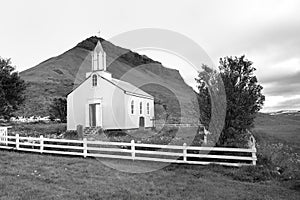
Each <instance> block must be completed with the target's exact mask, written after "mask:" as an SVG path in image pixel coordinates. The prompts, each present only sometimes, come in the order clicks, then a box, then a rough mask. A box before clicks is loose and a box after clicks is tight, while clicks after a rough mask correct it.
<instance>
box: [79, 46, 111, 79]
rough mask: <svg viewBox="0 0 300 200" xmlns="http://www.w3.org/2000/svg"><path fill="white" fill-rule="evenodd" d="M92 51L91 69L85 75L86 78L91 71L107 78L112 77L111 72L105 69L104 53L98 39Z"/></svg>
mask: <svg viewBox="0 0 300 200" xmlns="http://www.w3.org/2000/svg"><path fill="white" fill-rule="evenodd" d="M91 53H92V71H91V72H87V73H86V75H85V77H86V78H88V77H90V76H91V74H93V73H97V74H98V75H99V76H101V77H103V78H106V79H108V80H111V79H112V74H111V73H110V72H108V71H106V53H105V51H104V50H103V48H102V45H101V43H100V41H99V40H98V42H97V45H96V47H95V49H94V50H93V51H92V52H91Z"/></svg>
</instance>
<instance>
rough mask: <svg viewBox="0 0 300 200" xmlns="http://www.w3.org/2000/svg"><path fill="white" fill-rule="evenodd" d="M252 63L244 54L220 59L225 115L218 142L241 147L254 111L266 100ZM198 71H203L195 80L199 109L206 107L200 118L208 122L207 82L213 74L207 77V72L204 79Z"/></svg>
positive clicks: (253, 116)
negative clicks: (224, 96)
mask: <svg viewBox="0 0 300 200" xmlns="http://www.w3.org/2000/svg"><path fill="white" fill-rule="evenodd" d="M252 64H253V63H252V62H251V61H248V60H247V59H245V56H241V57H239V58H238V57H234V58H233V57H225V58H223V59H222V58H221V59H220V65H219V70H220V75H221V78H222V81H223V84H224V88H225V93H226V117H225V124H224V128H223V130H222V133H221V135H220V137H219V141H218V144H219V145H222V146H244V145H245V143H246V142H247V141H248V140H247V138H248V136H249V135H248V133H249V132H248V130H250V129H251V128H253V126H254V119H255V117H256V114H257V113H258V111H259V110H260V109H261V108H262V106H263V103H264V100H265V96H264V95H263V94H262V89H263V87H262V86H261V85H259V84H258V81H257V78H256V76H255V75H254V71H255V70H256V69H255V68H254V67H253V66H252ZM205 71H208V70H207V69H206V70H205ZM201 73H202V74H203V72H200V73H199V75H198V79H196V80H197V82H198V83H199V86H198V88H199V103H200V104H201V105H200V107H202V108H201V109H202V110H203V107H204V110H205V112H202V114H204V116H202V117H201V118H200V120H201V121H203V122H204V123H206V124H207V120H208V119H210V116H211V105H210V102H211V101H210V97H209V92H208V89H207V87H206V85H207V82H208V81H211V80H212V79H214V76H209V73H207V72H206V77H205V78H203V75H202V74H201ZM207 74H208V75H207ZM210 74H211V73H210ZM207 76H209V77H207ZM205 79H206V80H205ZM207 102H208V103H207ZM205 103H207V104H205ZM201 109H200V110H201ZM200 114H201V112H200Z"/></svg>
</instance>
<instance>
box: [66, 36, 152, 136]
mask: <svg viewBox="0 0 300 200" xmlns="http://www.w3.org/2000/svg"><path fill="white" fill-rule="evenodd" d="M91 69H92V71H91V72H89V73H87V74H86V79H85V80H84V81H83V82H82V83H81V84H80V85H78V86H77V87H76V88H75V89H74V90H73V91H72V92H71V93H69V94H68V96H67V129H68V130H76V127H77V125H82V126H83V127H84V128H87V127H101V128H103V129H104V130H109V129H137V128H140V127H152V126H153V119H154V97H153V96H151V95H149V94H148V93H146V92H145V91H143V90H141V89H139V88H137V87H135V86H134V85H132V84H130V83H128V82H125V81H122V80H118V79H115V78H112V74H111V73H109V72H108V71H106V53H105V52H104V50H103V48H102V45H101V43H100V41H98V43H97V45H96V47H95V49H94V51H93V52H92V66H91Z"/></svg>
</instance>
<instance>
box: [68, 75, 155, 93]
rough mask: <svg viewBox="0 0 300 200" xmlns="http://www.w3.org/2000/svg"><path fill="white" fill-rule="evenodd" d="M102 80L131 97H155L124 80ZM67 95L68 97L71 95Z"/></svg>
mask: <svg viewBox="0 0 300 200" xmlns="http://www.w3.org/2000/svg"><path fill="white" fill-rule="evenodd" d="M91 75H92V74H90V75H89V76H88V77H87V78H86V79H85V80H84V81H82V82H81V83H80V84H79V85H77V86H76V87H75V88H74V89H73V90H72V91H71V92H70V93H69V94H71V93H72V92H73V91H75V90H76V89H77V88H78V87H79V86H80V85H81V84H83V83H84V82H85V81H86V80H88V79H89V78H91ZM97 75H98V76H100V75H99V74H98V73H97ZM100 77H101V78H102V79H104V80H106V81H108V82H110V83H111V84H113V85H115V86H116V87H118V88H120V89H121V90H123V91H124V92H125V93H127V94H129V95H137V96H139V97H144V98H150V99H154V97H153V96H151V95H150V94H148V93H146V92H144V91H143V90H141V89H139V88H138V87H136V86H134V85H132V84H130V83H128V82H126V81H122V80H119V79H115V78H112V79H110V80H109V79H107V78H105V77H103V76H100ZM69 94H67V96H68V95H69Z"/></svg>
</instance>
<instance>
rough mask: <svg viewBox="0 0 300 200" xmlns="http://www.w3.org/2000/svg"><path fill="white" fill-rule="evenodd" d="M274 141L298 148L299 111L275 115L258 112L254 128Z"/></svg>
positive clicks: (299, 139)
mask: <svg viewBox="0 0 300 200" xmlns="http://www.w3.org/2000/svg"><path fill="white" fill-rule="evenodd" d="M254 130H256V131H259V132H261V133H263V134H265V135H266V136H270V137H269V138H268V139H269V140H271V139H272V138H273V139H274V141H275V142H276V141H278V142H285V143H288V144H290V145H293V146H296V147H298V149H299V150H300V148H299V145H300V113H298V111H296V112H293V113H291V112H289V113H281V114H277V115H274V114H273V115H272V114H267V113H258V116H257V118H256V119H255V129H254Z"/></svg>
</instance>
